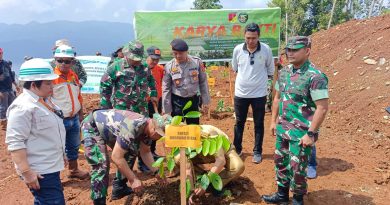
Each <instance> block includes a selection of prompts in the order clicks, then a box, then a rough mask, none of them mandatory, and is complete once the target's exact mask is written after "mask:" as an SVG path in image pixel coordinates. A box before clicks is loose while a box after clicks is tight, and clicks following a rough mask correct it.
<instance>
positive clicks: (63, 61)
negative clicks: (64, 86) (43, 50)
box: [57, 59, 72, 64]
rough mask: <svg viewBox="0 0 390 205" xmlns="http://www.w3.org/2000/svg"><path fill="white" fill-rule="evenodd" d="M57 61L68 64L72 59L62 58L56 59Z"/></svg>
mask: <svg viewBox="0 0 390 205" xmlns="http://www.w3.org/2000/svg"><path fill="white" fill-rule="evenodd" d="M57 62H58V63H59V64H62V63H65V64H70V63H72V60H63V59H58V60H57Z"/></svg>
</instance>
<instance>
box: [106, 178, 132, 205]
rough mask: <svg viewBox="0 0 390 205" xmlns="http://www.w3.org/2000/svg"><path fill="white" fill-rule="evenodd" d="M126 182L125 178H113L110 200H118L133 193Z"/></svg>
mask: <svg viewBox="0 0 390 205" xmlns="http://www.w3.org/2000/svg"><path fill="white" fill-rule="evenodd" d="M126 182H127V179H122V180H120V179H117V178H115V179H114V181H113V182H112V197H111V198H112V200H118V199H121V198H123V197H125V196H127V195H130V194H131V193H133V190H132V189H131V188H129V187H128V186H127V184H126Z"/></svg>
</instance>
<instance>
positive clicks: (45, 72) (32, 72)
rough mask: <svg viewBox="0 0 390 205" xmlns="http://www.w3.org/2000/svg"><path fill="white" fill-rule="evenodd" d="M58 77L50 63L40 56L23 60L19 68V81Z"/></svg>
mask: <svg viewBox="0 0 390 205" xmlns="http://www.w3.org/2000/svg"><path fill="white" fill-rule="evenodd" d="M58 77H59V76H58V75H57V74H54V73H53V68H52V67H51V65H50V63H49V62H47V61H45V60H44V59H41V58H34V59H31V60H28V61H26V62H24V63H23V64H22V66H21V67H20V70H19V80H20V81H37V80H54V79H57V78H58Z"/></svg>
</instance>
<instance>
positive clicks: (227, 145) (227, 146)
mask: <svg viewBox="0 0 390 205" xmlns="http://www.w3.org/2000/svg"><path fill="white" fill-rule="evenodd" d="M222 141H223V143H222V147H223V149H224V150H225V152H227V151H229V149H230V141H229V139H228V138H226V137H225V136H224V137H222Z"/></svg>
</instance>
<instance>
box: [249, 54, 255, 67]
mask: <svg viewBox="0 0 390 205" xmlns="http://www.w3.org/2000/svg"><path fill="white" fill-rule="evenodd" d="M249 57H250V58H251V61H250V63H251V65H253V64H255V54H254V53H251V54H249Z"/></svg>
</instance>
